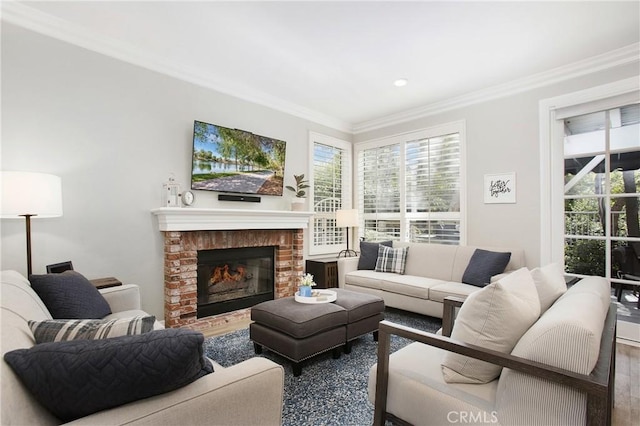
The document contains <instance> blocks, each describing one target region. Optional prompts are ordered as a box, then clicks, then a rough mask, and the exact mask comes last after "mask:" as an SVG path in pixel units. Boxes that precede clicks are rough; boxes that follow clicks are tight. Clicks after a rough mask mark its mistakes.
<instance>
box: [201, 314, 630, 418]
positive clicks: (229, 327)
mask: <svg viewBox="0 0 640 426" xmlns="http://www.w3.org/2000/svg"><path fill="white" fill-rule="evenodd" d="M250 323H251V320H250V319H245V320H239V321H234V322H230V323H228V324H226V325H225V326H224V327H216V328H215V329H209V330H205V331H203V334H204V335H205V337H211V336H219V335H223V334H227V333H231V332H233V331H235V330H240V329H243V328H247V327H249V324H250ZM615 383H616V385H615V387H616V389H615V397H614V398H615V407H614V410H613V421H612V425H613V426H635V425H638V424H640V347H638V346H631V345H627V344H624V343H618V344H616V380H615Z"/></svg>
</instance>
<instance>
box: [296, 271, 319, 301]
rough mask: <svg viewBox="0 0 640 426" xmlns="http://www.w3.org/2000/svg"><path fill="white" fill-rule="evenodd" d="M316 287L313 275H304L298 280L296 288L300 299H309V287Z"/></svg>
mask: <svg viewBox="0 0 640 426" xmlns="http://www.w3.org/2000/svg"><path fill="white" fill-rule="evenodd" d="M314 285H316V283H315V282H314V281H313V275H311V274H305V275H303V276H302V278H300V285H299V286H298V292H299V294H300V296H302V297H311V287H313V286H314Z"/></svg>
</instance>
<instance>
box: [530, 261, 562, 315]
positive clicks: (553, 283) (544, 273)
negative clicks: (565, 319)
mask: <svg viewBox="0 0 640 426" xmlns="http://www.w3.org/2000/svg"><path fill="white" fill-rule="evenodd" d="M531 276H532V277H533V281H534V282H535V283H536V290H538V297H539V298H540V310H541V311H542V312H545V311H546V310H547V309H549V307H550V306H551V305H553V302H555V301H556V300H557V299H558V297H560V296H562V295H563V294H564V292H565V291H567V282H566V281H565V280H564V272H563V270H562V266H560V264H558V263H551V264H549V265H547V266H542V267H539V268H535V269H533V270H531Z"/></svg>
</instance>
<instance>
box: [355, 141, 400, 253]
mask: <svg viewBox="0 0 640 426" xmlns="http://www.w3.org/2000/svg"><path fill="white" fill-rule="evenodd" d="M400 163H401V162H400V144H391V145H386V146H380V147H375V148H370V149H366V150H364V151H361V152H360V153H359V157H358V182H359V183H360V187H359V194H360V197H359V198H360V202H361V208H360V210H361V211H360V213H361V217H362V218H363V219H364V234H363V233H362V232H361V235H362V236H364V237H365V239H366V240H368V241H382V240H388V239H394V240H397V239H399V237H400V221H399V214H400V178H401V177H400V172H401V169H400Z"/></svg>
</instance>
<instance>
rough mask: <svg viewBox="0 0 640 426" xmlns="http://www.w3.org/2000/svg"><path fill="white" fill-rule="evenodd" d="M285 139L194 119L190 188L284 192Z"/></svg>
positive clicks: (239, 191)
mask: <svg viewBox="0 0 640 426" xmlns="http://www.w3.org/2000/svg"><path fill="white" fill-rule="evenodd" d="M285 153H286V142H284V141H280V140H277V139H271V138H268V137H265V136H260V135H255V134H253V133H250V132H246V131H244V130H237V129H229V128H226V127H222V126H216V125H214V124H209V123H203V122H201V121H195V122H194V126H193V167H192V169H191V189H201V190H205V191H219V192H236V193H242V194H260V195H282V189H283V183H284V158H285Z"/></svg>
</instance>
